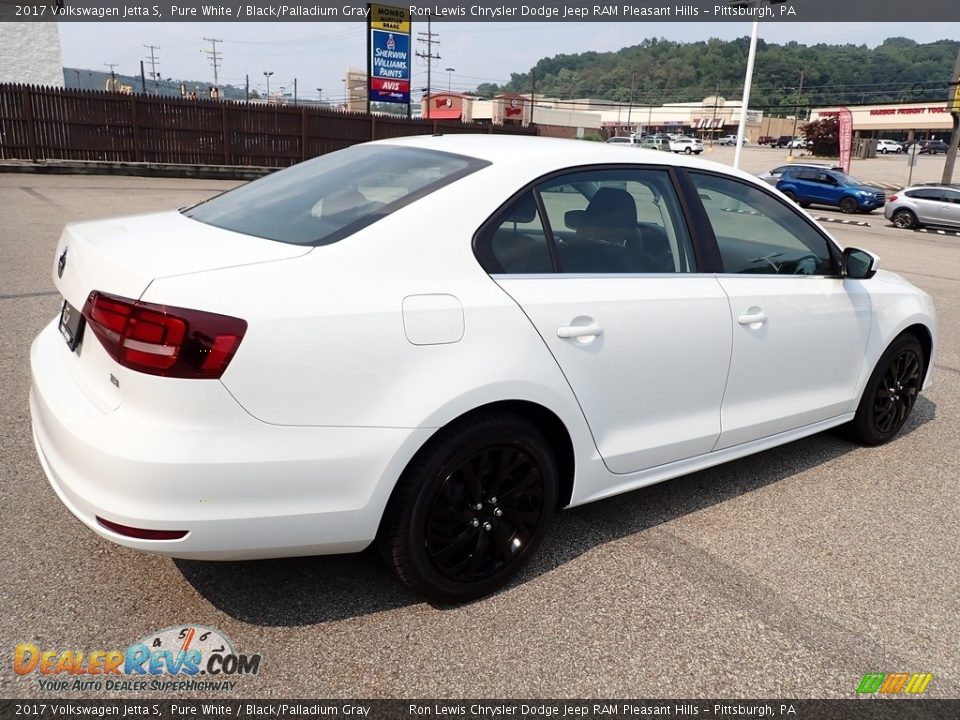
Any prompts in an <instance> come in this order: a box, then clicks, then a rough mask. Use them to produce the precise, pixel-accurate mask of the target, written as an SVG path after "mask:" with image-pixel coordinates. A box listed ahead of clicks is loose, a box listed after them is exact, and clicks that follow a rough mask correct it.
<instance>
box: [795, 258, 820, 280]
mask: <svg viewBox="0 0 960 720" xmlns="http://www.w3.org/2000/svg"><path fill="white" fill-rule="evenodd" d="M819 263H820V258H818V257H817V256H816V255H814V254H813V253H808V254H807V255H802V256H801V257H799V258H797V264H796V266H795V267H794V269H793V274H794V275H816V274H817V265H818V264H819Z"/></svg>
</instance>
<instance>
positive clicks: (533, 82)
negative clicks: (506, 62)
mask: <svg viewBox="0 0 960 720" xmlns="http://www.w3.org/2000/svg"><path fill="white" fill-rule="evenodd" d="M536 97H537V69H536V68H533V70H531V71H530V124H531V125H533V108H534V107H535V106H536Z"/></svg>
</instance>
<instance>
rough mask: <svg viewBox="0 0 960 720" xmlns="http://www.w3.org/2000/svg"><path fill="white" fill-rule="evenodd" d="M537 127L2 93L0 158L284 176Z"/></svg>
mask: <svg viewBox="0 0 960 720" xmlns="http://www.w3.org/2000/svg"><path fill="white" fill-rule="evenodd" d="M438 132H442V133H476V132H483V133H507V134H514V135H536V130H535V129H533V128H521V127H514V126H498V125H485V124H479V123H462V122H459V121H450V120H407V119H406V118H396V117H389V116H383V115H368V114H366V113H345V112H338V111H336V110H330V109H325V108H315V107H308V106H289V105H268V104H259V103H245V102H239V103H238V102H228V101H217V100H189V99H186V98H172V97H163V96H158V95H125V94H121V93H113V92H99V91H90V90H65V89H62V88H50V87H36V86H29V85H12V84H0V158H4V159H8V158H19V159H26V160H54V159H55V160H101V161H110V162H148V163H182V164H189V165H247V166H250V165H255V166H265V167H286V166H288V165H293V164H294V163H298V162H300V161H301V160H306V159H307V158H311V157H315V156H317V155H323V154H324V153H328V152H332V151H334V150H340V149H342V148H345V147H348V146H350V145H355V144H357V143H361V142H366V141H367V140H377V139H381V138H389V137H398V136H401V135H423V134H427V133H438Z"/></svg>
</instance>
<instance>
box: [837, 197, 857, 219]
mask: <svg viewBox="0 0 960 720" xmlns="http://www.w3.org/2000/svg"><path fill="white" fill-rule="evenodd" d="M858 209H859V205H857V201H856V199H855V198H852V197H845V198H843V200H841V201H840V212H842V213H845V214H847V215H850V214H851V213H855V212H856V211H857V210H858Z"/></svg>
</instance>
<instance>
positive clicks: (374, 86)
mask: <svg viewBox="0 0 960 720" xmlns="http://www.w3.org/2000/svg"><path fill="white" fill-rule="evenodd" d="M369 8H370V14H369V28H368V33H369V34H368V48H369V54H368V61H367V62H368V65H369V73H368V77H369V78H370V80H369V86H368V97H369V99H370V101H371V102H393V103H406V104H409V103H410V11H409V10H408V9H405V8H399V7H392V6H389V5H370V6H369Z"/></svg>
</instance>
